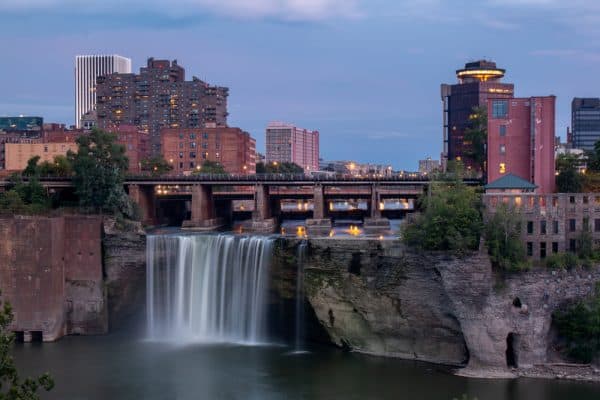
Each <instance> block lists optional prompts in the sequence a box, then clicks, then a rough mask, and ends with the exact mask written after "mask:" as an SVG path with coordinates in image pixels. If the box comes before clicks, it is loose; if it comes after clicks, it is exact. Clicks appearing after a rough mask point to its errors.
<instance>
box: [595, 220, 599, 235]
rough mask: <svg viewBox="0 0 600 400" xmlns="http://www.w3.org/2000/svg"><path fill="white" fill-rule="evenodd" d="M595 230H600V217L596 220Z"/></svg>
mask: <svg viewBox="0 0 600 400" xmlns="http://www.w3.org/2000/svg"><path fill="white" fill-rule="evenodd" d="M594 232H600V219H595V220H594Z"/></svg>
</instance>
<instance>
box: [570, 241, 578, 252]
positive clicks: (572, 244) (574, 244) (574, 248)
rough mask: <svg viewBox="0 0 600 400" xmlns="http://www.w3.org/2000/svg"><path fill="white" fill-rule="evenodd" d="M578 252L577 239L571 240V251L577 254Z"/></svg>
mask: <svg viewBox="0 0 600 400" xmlns="http://www.w3.org/2000/svg"><path fill="white" fill-rule="evenodd" d="M576 250H577V241H576V240H575V239H571V240H569V251H570V252H572V253H575V251H576Z"/></svg>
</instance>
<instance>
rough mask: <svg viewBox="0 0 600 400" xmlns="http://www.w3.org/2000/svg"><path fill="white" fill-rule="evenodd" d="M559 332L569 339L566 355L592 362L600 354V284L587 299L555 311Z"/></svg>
mask: <svg viewBox="0 0 600 400" xmlns="http://www.w3.org/2000/svg"><path fill="white" fill-rule="evenodd" d="M552 318H553V322H554V323H555V324H556V327H557V329H558V334H559V336H560V337H562V338H563V339H565V340H566V341H567V347H566V349H565V350H564V352H565V353H566V355H567V356H568V357H570V358H572V359H573V360H575V361H579V362H584V363H590V362H592V361H593V360H594V359H595V358H596V357H598V355H599V354H600V286H599V285H598V284H597V285H596V290H595V293H594V295H593V296H592V297H591V298H590V299H588V300H587V301H580V302H577V303H576V304H574V305H571V306H569V307H566V308H565V309H563V310H559V311H556V312H554V314H553V315H552Z"/></svg>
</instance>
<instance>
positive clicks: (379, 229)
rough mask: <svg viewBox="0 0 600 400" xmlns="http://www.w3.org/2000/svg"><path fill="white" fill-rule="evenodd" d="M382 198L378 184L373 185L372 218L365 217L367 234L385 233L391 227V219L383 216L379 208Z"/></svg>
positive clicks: (364, 227) (364, 226) (370, 211)
mask: <svg viewBox="0 0 600 400" xmlns="http://www.w3.org/2000/svg"><path fill="white" fill-rule="evenodd" d="M380 200H381V196H380V195H379V190H378V187H377V185H375V184H373V185H371V204H370V206H369V208H370V210H369V216H370V218H365V220H364V224H363V229H364V230H365V233H367V234H383V233H386V232H387V231H389V229H390V221H389V220H388V219H387V218H382V217H381V210H380V209H379V202H380Z"/></svg>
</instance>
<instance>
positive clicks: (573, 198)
mask: <svg viewBox="0 0 600 400" xmlns="http://www.w3.org/2000/svg"><path fill="white" fill-rule="evenodd" d="M569 203H571V204H575V196H569Z"/></svg>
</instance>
